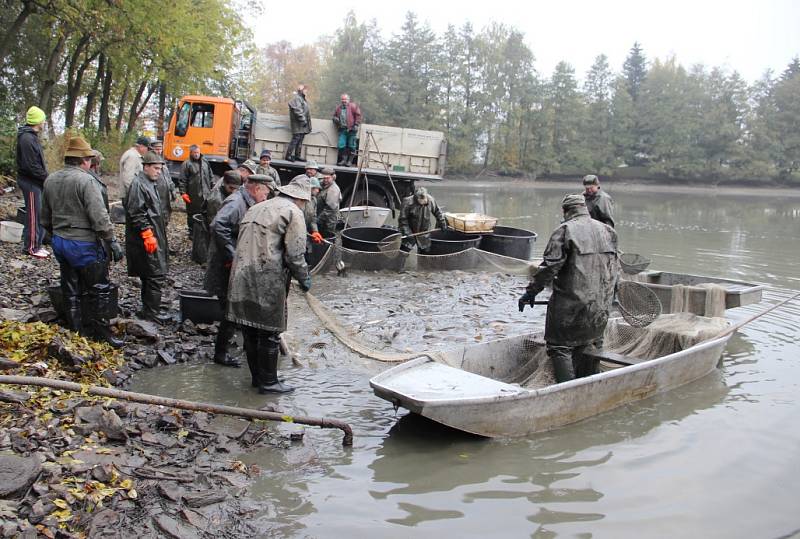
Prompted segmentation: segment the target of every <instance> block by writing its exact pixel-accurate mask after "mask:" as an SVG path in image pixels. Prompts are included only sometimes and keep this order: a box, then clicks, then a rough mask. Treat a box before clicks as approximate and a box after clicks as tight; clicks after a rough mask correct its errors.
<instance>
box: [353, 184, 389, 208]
mask: <svg viewBox="0 0 800 539" xmlns="http://www.w3.org/2000/svg"><path fill="white" fill-rule="evenodd" d="M342 201H343V202H345V203H349V202H350V197H343V199H342ZM353 206H379V207H381V208H389V207H391V206H389V197H388V196H387V195H386V192H385V191H384V190H383V189H382V188H380V187H373V186H372V185H370V186H369V196H367V191H366V189H361V188H359V190H358V191H356V196H355V197H354V198H353Z"/></svg>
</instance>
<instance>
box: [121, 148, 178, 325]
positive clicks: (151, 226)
mask: <svg viewBox="0 0 800 539" xmlns="http://www.w3.org/2000/svg"><path fill="white" fill-rule="evenodd" d="M163 166H164V159H162V158H161V156H159V155H158V154H156V153H155V152H147V153H146V154H145V155H144V159H142V171H141V172H140V173H139V174H137V175H136V177H135V178H134V179H133V183H131V187H130V189H128V194H127V196H126V197H125V199H124V200H123V204H124V206H125V252H126V253H127V259H128V275H132V276H134V277H139V279H140V280H141V281H142V310H141V311H139V312H138V313H137V316H140V317H141V318H144V319H146V320H152V321H153V322H158V323H159V324H163V323H165V322H167V321H168V320H169V316H168V315H166V314H163V313H162V311H161V292H162V290H163V289H164V283H165V282H166V278H167V271H168V264H169V246H168V245H167V225H166V223H165V222H164V215H163V213H162V212H163V207H162V205H161V200H160V198H159V196H158V190H157V189H156V184H157V183H158V178H159V177H160V176H161V168H162V167H163Z"/></svg>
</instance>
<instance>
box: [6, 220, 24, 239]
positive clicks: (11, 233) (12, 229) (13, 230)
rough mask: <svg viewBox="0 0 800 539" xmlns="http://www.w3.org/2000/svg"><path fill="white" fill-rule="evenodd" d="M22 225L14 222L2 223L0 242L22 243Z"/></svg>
mask: <svg viewBox="0 0 800 539" xmlns="http://www.w3.org/2000/svg"><path fill="white" fill-rule="evenodd" d="M22 228H23V227H22V225H21V224H19V223H15V222H14V221H0V241H7V242H9V243H19V242H21V241H22Z"/></svg>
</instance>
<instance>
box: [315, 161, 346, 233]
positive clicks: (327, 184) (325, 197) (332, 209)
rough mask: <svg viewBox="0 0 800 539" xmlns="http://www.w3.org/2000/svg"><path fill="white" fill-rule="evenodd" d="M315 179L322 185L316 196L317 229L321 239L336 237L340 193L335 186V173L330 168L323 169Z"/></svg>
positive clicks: (340, 200) (340, 201)
mask: <svg viewBox="0 0 800 539" xmlns="http://www.w3.org/2000/svg"><path fill="white" fill-rule="evenodd" d="M317 179H318V180H320V184H321V185H322V189H320V191H319V194H318V195H317V227H318V228H319V233H320V234H321V235H322V237H323V238H330V237H332V236H335V235H336V223H338V222H339V205H340V204H341V203H342V191H341V189H339V186H338V185H337V184H336V172H335V171H334V170H333V169H332V168H331V167H325V168H323V169H322V171H321V173H320V176H318V177H317Z"/></svg>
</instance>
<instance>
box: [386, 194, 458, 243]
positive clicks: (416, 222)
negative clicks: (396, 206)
mask: <svg viewBox="0 0 800 539" xmlns="http://www.w3.org/2000/svg"><path fill="white" fill-rule="evenodd" d="M397 222H398V225H399V228H400V234H402V235H403V236H408V235H410V234H415V233H417V232H425V231H426V230H434V228H433V226H434V225H438V227H439V228H440V229H441V230H447V221H445V218H444V215H443V214H442V210H441V209H440V208H439V205H438V204H437V203H436V200H434V198H433V197H432V196H431V195H429V194H428V190H427V189H425V188H424V187H417V189H416V191H414V194H413V195H412V196H410V197H406V198H404V199H403V205H402V206H401V207H400V217H399V218H398V221H397ZM414 244H416V245H417V250H418V251H419V252H420V253H423V254H424V253H426V252H427V251H428V249H430V247H431V237H430V236H429V235H427V234H426V235H422V236H417V237H415V238H405V239H404V240H403V242H402V243H401V244H400V249H401V250H402V251H405V252H409V251H411V248H412V247H414Z"/></svg>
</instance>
